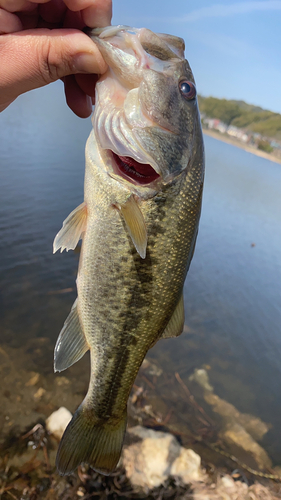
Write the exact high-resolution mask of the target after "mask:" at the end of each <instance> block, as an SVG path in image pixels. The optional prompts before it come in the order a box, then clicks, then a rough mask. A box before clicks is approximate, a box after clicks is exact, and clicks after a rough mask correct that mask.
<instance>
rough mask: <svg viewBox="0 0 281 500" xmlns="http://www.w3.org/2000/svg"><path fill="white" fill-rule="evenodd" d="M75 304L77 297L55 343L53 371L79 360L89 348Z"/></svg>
mask: <svg viewBox="0 0 281 500" xmlns="http://www.w3.org/2000/svg"><path fill="white" fill-rule="evenodd" d="M77 304H78V299H76V300H75V302H74V304H73V306H72V309H71V311H70V313H69V315H68V317H67V318H66V321H65V323H64V325H63V328H62V330H61V332H60V334H59V337H58V340H57V343H56V347H55V353H54V371H55V372H61V371H63V370H66V368H69V367H70V366H72V365H73V364H74V363H76V361H79V359H80V358H82V356H84V354H85V352H87V351H88V350H89V345H88V343H87V341H86V338H85V335H84V333H83V330H82V327H81V325H80V321H79V316H78V311H77Z"/></svg>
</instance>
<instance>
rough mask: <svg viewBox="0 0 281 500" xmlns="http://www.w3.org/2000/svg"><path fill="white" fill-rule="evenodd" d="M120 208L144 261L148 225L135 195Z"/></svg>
mask: <svg viewBox="0 0 281 500" xmlns="http://www.w3.org/2000/svg"><path fill="white" fill-rule="evenodd" d="M119 208H120V211H121V213H122V215H123V217H124V220H125V222H126V226H127V229H128V232H129V235H130V236H131V238H132V241H133V243H134V245H135V247H136V250H137V252H138V253H139V255H140V256H141V258H142V259H145V256H146V246H147V231H146V225H145V221H144V218H143V215H142V213H141V209H140V208H139V206H138V204H137V202H136V200H135V197H134V195H131V196H130V198H128V200H127V201H126V203H124V205H120V206H119Z"/></svg>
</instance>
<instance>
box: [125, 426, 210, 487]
mask: <svg viewBox="0 0 281 500" xmlns="http://www.w3.org/2000/svg"><path fill="white" fill-rule="evenodd" d="M128 432H129V433H130V434H131V436H134V437H138V438H140V441H139V442H135V443H133V444H131V445H129V446H127V447H125V449H124V451H123V460H122V462H123V466H124V467H125V470H126V475H127V477H128V479H129V480H130V481H131V483H132V485H133V486H134V487H137V488H139V489H142V490H144V491H148V490H150V489H152V488H155V487H157V486H160V485H161V484H163V483H164V481H166V480H167V479H168V477H169V476H177V477H179V478H180V479H181V481H182V482H183V483H185V484H189V483H193V482H194V481H201V480H203V479H204V474H203V472H202V470H201V468H200V465H201V458H200V457H199V455H197V454H196V453H195V452H194V451H193V450H188V449H185V448H183V447H182V446H180V444H179V443H178V442H177V440H176V438H175V437H174V436H172V434H168V433H165V432H159V431H154V430H152V429H145V428H144V427H141V426H136V427H132V428H131V429H129V430H128Z"/></svg>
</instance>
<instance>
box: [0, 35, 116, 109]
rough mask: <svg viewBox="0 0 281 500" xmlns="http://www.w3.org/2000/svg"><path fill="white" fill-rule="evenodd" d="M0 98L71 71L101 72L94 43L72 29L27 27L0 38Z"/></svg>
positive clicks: (102, 60) (103, 64)
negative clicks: (34, 28) (25, 29)
mask: <svg viewBox="0 0 281 500" xmlns="http://www.w3.org/2000/svg"><path fill="white" fill-rule="evenodd" d="M0 67H1V74H0V99H1V100H2V102H6V101H8V100H12V99H15V97H17V96H18V95H20V94H22V93H24V92H27V91H28V90H31V89H34V88H37V87H41V86H43V85H46V84H48V83H51V82H53V81H55V80H57V79H59V78H62V77H64V76H66V75H70V74H75V73H98V74H101V73H104V72H105V71H106V69H107V65H106V63H105V61H104V59H103V58H102V56H101V54H100V52H99V50H98V48H97V47H96V45H95V44H94V43H93V42H92V41H91V40H90V38H89V37H87V36H86V35H85V34H84V33H82V32H79V31H76V30H64V29H60V30H56V29H55V30H45V29H43V30H41V29H36V30H28V31H22V32H20V33H16V34H13V35H3V36H2V37H0Z"/></svg>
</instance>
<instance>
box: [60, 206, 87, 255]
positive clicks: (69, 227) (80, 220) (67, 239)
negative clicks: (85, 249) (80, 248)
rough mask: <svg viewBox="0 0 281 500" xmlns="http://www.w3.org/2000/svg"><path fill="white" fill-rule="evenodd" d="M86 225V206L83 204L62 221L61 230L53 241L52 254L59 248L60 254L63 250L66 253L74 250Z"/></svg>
mask: <svg viewBox="0 0 281 500" xmlns="http://www.w3.org/2000/svg"><path fill="white" fill-rule="evenodd" d="M86 223H87V205H86V203H85V202H83V203H81V205H79V206H78V207H77V208H75V210H73V212H71V213H70V214H69V216H68V217H67V218H66V219H65V221H63V224H62V228H61V230H60V231H59V232H58V234H57V235H56V237H55V239H54V244H53V253H56V251H57V250H58V249H59V248H60V249H61V250H60V251H61V252H63V251H64V249H65V250H66V251H67V252H68V250H74V248H75V247H76V246H77V243H78V241H79V240H80V238H81V236H82V234H83V233H84V231H85V230H86Z"/></svg>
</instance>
